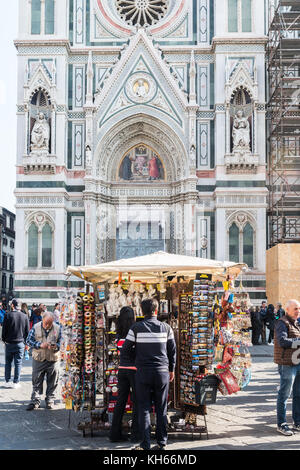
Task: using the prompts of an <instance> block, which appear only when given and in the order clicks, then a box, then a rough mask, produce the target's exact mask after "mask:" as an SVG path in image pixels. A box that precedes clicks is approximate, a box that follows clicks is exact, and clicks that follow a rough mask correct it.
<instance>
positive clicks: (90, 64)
mask: <svg viewBox="0 0 300 470" xmlns="http://www.w3.org/2000/svg"><path fill="white" fill-rule="evenodd" d="M86 75H87V93H86V104H92V103H93V79H94V71H93V54H92V51H89V59H88V66H87V73H86Z"/></svg>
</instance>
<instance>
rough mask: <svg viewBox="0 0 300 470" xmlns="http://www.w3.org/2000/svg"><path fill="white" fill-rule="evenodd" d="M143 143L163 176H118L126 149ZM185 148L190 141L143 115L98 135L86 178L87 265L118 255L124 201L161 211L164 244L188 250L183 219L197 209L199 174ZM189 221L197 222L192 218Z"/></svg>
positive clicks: (173, 250) (150, 117)
mask: <svg viewBox="0 0 300 470" xmlns="http://www.w3.org/2000/svg"><path fill="white" fill-rule="evenodd" d="M140 145H141V146H142V145H144V146H147V147H149V148H151V149H152V150H153V151H154V152H155V153H156V154H157V155H158V156H159V158H160V159H161V162H162V164H163V167H164V180H154V181H148V179H147V178H146V179H145V181H132V180H131V181H124V180H123V179H121V180H120V178H119V168H120V164H121V162H122V160H123V158H124V156H125V154H126V153H127V152H128V151H129V150H130V149H132V148H134V147H135V146H140ZM187 147H188V143H187V142H183V141H182V140H181V139H180V137H179V136H178V135H177V134H176V133H175V132H174V130H173V129H171V128H170V127H169V126H168V125H167V124H165V123H164V122H162V121H160V120H158V119H156V118H154V117H152V116H149V115H144V114H138V115H135V116H131V117H129V118H127V119H125V120H123V121H121V122H119V123H118V124H116V125H114V126H113V127H112V128H111V129H109V130H108V131H107V132H106V133H105V136H104V137H103V138H101V139H100V140H99V142H98V143H97V145H95V147H94V148H95V151H94V156H93V159H91V162H90V166H89V168H88V167H87V176H86V178H85V186H86V191H85V193H84V200H85V209H86V210H85V213H86V234H87V235H86V253H87V254H88V253H89V252H90V256H88V257H87V258H86V263H87V264H90V263H94V262H95V263H100V262H103V261H109V260H113V259H115V258H116V253H117V250H116V247H117V237H116V233H117V231H118V222H117V220H118V210H119V208H121V206H122V204H123V201H124V200H125V201H126V204H127V205H128V206H130V208H131V209H132V208H138V207H141V206H142V207H145V211H144V213H146V211H147V210H148V209H149V207H151V208H153V210H154V211H160V210H162V211H163V214H164V215H163V217H162V218H163V219H164V221H165V225H164V227H163V231H164V233H167V234H168V235H167V236H166V237H165V238H164V240H165V247H166V249H167V250H169V251H171V252H174V253H176V252H177V253H181V254H184V253H185V252H187V250H188V248H186V246H187V244H186V235H187V229H185V227H184V220H185V216H186V215H187V213H188V214H193V213H194V212H193V210H192V209H191V207H190V206H191V205H193V204H196V199H197V191H196V184H197V179H196V178H195V177H194V176H193V175H190V174H189V171H190V169H189V159H188V152H187V150H186V148H187ZM187 206H188V208H187ZM187 211H188V212H187ZM142 213H143V212H142ZM185 213H186V214H185ZM191 217H193V216H191ZM188 225H189V226H191V227H194V226H195V224H193V221H192V220H191V223H190V224H188ZM94 236H96V238H95V239H94ZM191 238H192V236H191ZM93 247H94V250H93ZM146 248H147V247H145V250H146ZM148 248H149V247H148ZM94 253H96V254H94ZM189 253H190V251H189ZM141 254H142V253H141Z"/></svg>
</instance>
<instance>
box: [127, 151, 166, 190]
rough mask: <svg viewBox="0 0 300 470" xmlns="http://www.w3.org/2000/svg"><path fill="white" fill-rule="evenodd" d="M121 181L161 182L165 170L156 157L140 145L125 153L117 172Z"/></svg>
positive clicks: (152, 152)
mask: <svg viewBox="0 0 300 470" xmlns="http://www.w3.org/2000/svg"><path fill="white" fill-rule="evenodd" d="M119 178H120V180H121V181H143V182H145V181H149V182H150V181H163V180H164V179H165V170H164V167H163V164H162V162H161V160H160V158H159V157H158V155H157V154H156V153H155V152H154V151H153V150H152V149H150V148H149V147H146V146H144V145H140V146H138V147H135V148H133V149H132V150H130V151H129V152H127V153H126V155H125V157H124V159H123V161H122V163H121V166H120V170H119Z"/></svg>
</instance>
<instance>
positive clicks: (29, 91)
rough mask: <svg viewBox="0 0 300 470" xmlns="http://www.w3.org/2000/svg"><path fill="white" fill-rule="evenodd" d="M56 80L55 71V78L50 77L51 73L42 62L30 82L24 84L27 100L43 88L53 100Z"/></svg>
mask: <svg viewBox="0 0 300 470" xmlns="http://www.w3.org/2000/svg"><path fill="white" fill-rule="evenodd" d="M54 80H55V72H54V73H53V78H52V79H51V78H50V77H49V74H48V73H47V72H46V70H45V68H44V66H43V65H42V64H41V63H40V64H39V66H38V67H37V69H36V70H35V72H34V73H33V75H32V76H31V77H30V79H29V80H28V82H27V83H26V84H25V86H24V90H25V96H24V99H25V101H29V100H30V98H31V96H32V95H33V94H34V93H35V92H36V91H37V90H38V89H42V90H44V91H46V92H47V93H48V94H50V95H51V99H52V101H53V100H55V96H53V95H54V87H55V85H54Z"/></svg>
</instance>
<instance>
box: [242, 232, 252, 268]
mask: <svg viewBox="0 0 300 470" xmlns="http://www.w3.org/2000/svg"><path fill="white" fill-rule="evenodd" d="M253 246H254V231H253V228H252V227H251V225H250V224H249V223H247V224H246V225H245V228H244V231H243V261H244V263H246V264H248V266H249V268H253V264H254V263H253V261H254V260H253Z"/></svg>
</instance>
